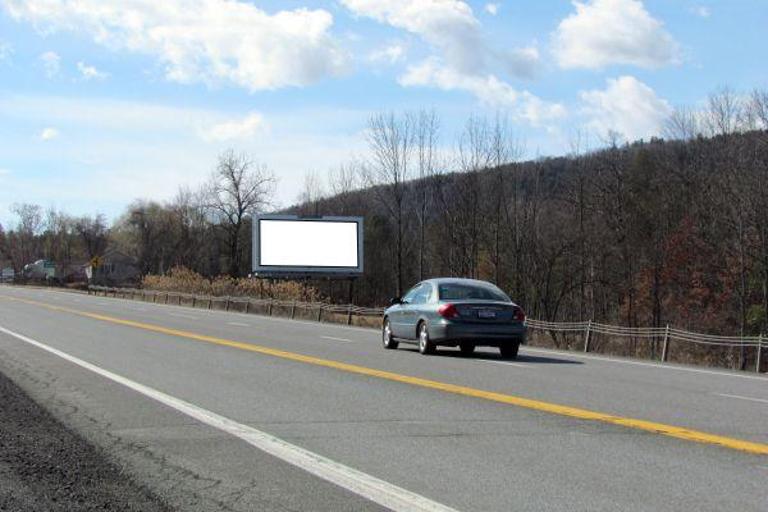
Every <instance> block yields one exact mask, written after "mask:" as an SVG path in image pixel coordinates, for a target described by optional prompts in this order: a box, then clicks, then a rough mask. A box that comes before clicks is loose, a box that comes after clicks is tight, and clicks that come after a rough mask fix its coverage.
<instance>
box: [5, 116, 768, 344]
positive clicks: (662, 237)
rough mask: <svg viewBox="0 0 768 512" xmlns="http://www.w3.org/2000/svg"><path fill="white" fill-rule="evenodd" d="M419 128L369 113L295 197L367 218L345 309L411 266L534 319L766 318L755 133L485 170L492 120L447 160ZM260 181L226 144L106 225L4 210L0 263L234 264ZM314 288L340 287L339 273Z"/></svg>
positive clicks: (242, 255) (243, 269)
mask: <svg viewBox="0 0 768 512" xmlns="http://www.w3.org/2000/svg"><path fill="white" fill-rule="evenodd" d="M766 117H768V116H766ZM425 119H426V121H425ZM766 124H768V120H767V121H766ZM429 125H430V119H429V117H428V116H427V117H422V118H419V120H418V124H417V128H424V127H426V128H427V129H425V130H421V129H417V130H415V133H416V136H411V135H409V136H408V138H407V140H406V139H404V138H403V133H404V132H403V130H401V129H400V128H401V127H402V126H401V125H398V119H397V118H395V117H393V116H389V117H387V116H382V117H378V118H373V119H372V121H371V127H370V128H371V129H370V130H369V134H371V135H370V137H371V138H370V140H369V143H370V147H371V152H370V155H368V157H367V158H366V160H365V161H363V162H360V163H358V164H357V165H349V166H346V167H343V168H340V169H338V170H337V171H335V172H334V173H332V174H331V179H330V180H329V183H330V187H331V189H332V191H333V193H332V194H330V195H327V196H323V195H322V194H318V193H317V187H316V186H314V185H313V183H312V182H311V181H308V182H307V186H306V187H305V188H306V191H305V193H304V194H303V197H304V199H305V200H304V201H303V203H302V204H301V205H300V206H296V207H294V208H292V209H291V211H293V212H296V213H302V214H321V215H322V214H329V215H330V214H332V215H362V216H364V217H365V219H366V221H365V237H366V240H365V242H366V243H365V267H366V269H365V276H364V277H363V278H361V279H359V280H358V281H357V283H356V284H355V287H354V301H355V302H356V303H358V304H360V305H383V304H386V302H387V300H388V299H389V298H390V297H392V296H394V295H397V294H399V293H401V292H402V291H404V290H405V289H407V288H408V287H410V286H411V285H412V284H414V283H415V282H417V281H418V280H419V279H422V278H427V277H431V276H466V277H476V278H480V279H487V280H490V281H494V282H496V283H497V284H498V285H499V286H501V287H502V288H503V289H504V290H506V291H507V292H508V293H509V295H510V296H512V297H513V299H514V300H515V301H517V302H519V303H520V304H521V305H523V306H524V308H525V309H526V311H527V312H528V314H529V316H531V317H534V318H538V319H546V320H557V321H576V320H587V319H592V320H595V321H600V322H605V323H613V324H622V325H630V326H663V325H666V324H671V325H673V326H676V327H680V328H688V329H691V330H695V331H699V332H702V331H705V332H712V333H722V334H740V333H742V332H743V333H744V334H750V335H755V334H757V333H758V332H760V331H761V330H762V332H766V330H768V328H767V327H768V326H766V318H767V317H768V314H767V312H768V132H766V131H760V130H751V131H735V130H727V129H725V128H724V129H723V130H721V132H720V133H721V134H720V135H717V136H715V137H708V138H705V137H693V138H691V137H687V138H685V137H681V140H673V141H664V140H660V139H659V140H652V141H651V142H647V143H635V144H632V145H621V144H609V146H608V148H607V149H603V150H600V151H593V152H588V153H583V154H580V155H575V156H570V157H563V158H549V159H539V160H536V161H527V162H520V163H512V164H503V165H496V162H501V163H503V162H509V161H510V160H514V154H515V151H514V147H513V146H514V145H513V144H509V138H508V137H502V136H499V135H504V133H503V132H504V131H503V130H495V129H494V127H491V128H490V129H487V125H477V124H472V123H469V124H468V129H467V132H466V133H465V136H464V137H463V138H462V139H461V143H460V147H459V148H458V150H457V154H456V155H455V156H454V157H453V158H452V162H453V163H452V164H450V165H444V164H440V163H439V161H440V158H439V157H440V156H441V155H438V154H437V151H436V150H435V148H436V144H435V140H434V139H433V138H430V137H429V136H425V137H422V136H420V135H424V134H427V135H428V134H429V132H430V130H429ZM478 126H480V128H478ZM483 126H485V127H483ZM726 128H727V127H726ZM398 138H400V139H402V140H399V143H398V140H397V139H398ZM393 142H394V144H393ZM405 142H407V143H408V144H410V145H406V144H405ZM404 149H406V150H407V151H404ZM446 168H449V169H461V171H460V172H445V171H444V169H446ZM274 182H275V178H274V175H272V174H271V173H270V172H269V171H268V170H267V169H266V168H264V167H263V166H258V165H256V164H254V163H253V162H252V161H250V160H248V159H247V158H244V157H243V156H242V155H238V154H236V153H234V152H226V153H224V154H222V155H221V156H220V158H219V162H218V166H217V168H216V171H215V172H214V173H213V174H212V176H211V180H210V182H209V183H207V184H206V185H205V186H204V187H202V188H201V189H200V190H198V191H188V190H185V189H182V190H181V191H180V192H179V194H178V195H177V197H176V198H174V199H173V200H172V201H168V202H166V203H157V202H153V201H146V200H137V201H135V202H134V203H132V204H131V205H129V206H128V208H127V209H126V213H125V214H124V215H123V216H122V217H121V218H120V219H118V220H117V221H116V222H115V223H114V224H113V225H112V226H111V227H110V226H108V224H107V222H106V220H105V219H104V217H103V216H98V215H97V216H95V217H87V216H86V217H72V216H70V215H67V214H66V213H63V212H58V211H56V210H53V209H51V210H49V211H46V212H43V210H42V209H41V208H40V207H39V206H35V205H30V204H20V205H15V206H14V209H13V210H14V212H15V214H16V216H17V217H18V222H17V223H16V225H15V226H12V227H11V229H6V230H3V229H2V228H0V260H2V265H3V266H13V267H14V268H15V269H16V270H17V272H19V271H20V270H21V269H22V267H23V266H24V265H25V264H26V263H29V262H32V261H35V260H37V259H40V258H46V259H49V260H52V261H54V262H56V264H57V265H58V266H60V267H67V266H69V267H70V268H74V267H77V266H78V265H82V264H83V263H84V262H87V261H88V260H89V259H91V258H92V257H93V256H97V255H101V254H104V253H105V251H108V250H111V249H117V250H118V251H120V252H122V253H123V254H126V255H128V256H130V257H133V258H135V260H136V262H137V264H138V266H139V269H140V271H141V272H142V274H166V273H167V272H168V271H169V270H170V269H172V268H173V267H175V266H183V267H186V268H188V269H190V270H192V271H195V272H197V273H199V274H201V275H202V276H206V277H213V276H216V275H219V274H222V273H227V274H229V275H231V276H244V275H247V274H248V272H249V270H250V259H251V258H250V247H251V240H250V237H251V226H250V217H249V215H250V214H251V213H252V212H254V211H266V210H268V209H269V207H268V204H269V198H270V196H271V190H273V189H274V187H273V185H274ZM233 197H237V198H238V200H237V201H235V200H233ZM315 288H316V289H317V290H318V291H319V293H321V294H323V295H324V296H325V297H327V298H330V299H333V300H336V301H346V300H347V298H348V297H347V290H346V286H345V285H343V284H339V283H331V282H318V283H315Z"/></svg>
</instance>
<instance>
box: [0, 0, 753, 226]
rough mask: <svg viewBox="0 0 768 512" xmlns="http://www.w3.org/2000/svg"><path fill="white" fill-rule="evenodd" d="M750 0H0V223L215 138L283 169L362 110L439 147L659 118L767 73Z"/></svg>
mask: <svg viewBox="0 0 768 512" xmlns="http://www.w3.org/2000/svg"><path fill="white" fill-rule="evenodd" d="M766 27H768V2H765V1H764V0H729V1H715V0H709V1H704V0H702V1H698V0H644V1H640V0H583V1H580V2H570V1H554V0H538V1H534V0H515V1H512V0H507V1H504V0H499V1H496V2H464V1H460V0H339V1H309V0H304V1H300V0H282V1H246V0H164V1H163V2H156V1H151V0H78V1H76V2H75V1H73V0H25V1H22V0H0V223H2V224H5V225H8V224H12V223H13V219H12V216H11V215H10V212H9V208H10V206H11V204H13V203H15V202H33V203H37V204H40V205H41V206H43V207H45V208H47V207H56V208H59V209H63V210H66V211H68V212H70V213H73V214H84V213H91V214H92V213H96V212H102V213H105V214H107V215H108V216H109V217H110V218H114V217H116V216H117V215H119V214H120V213H121V212H122V211H123V210H124V208H125V206H126V205H127V204H128V203H129V202H130V201H131V200H133V199H136V198H149V199H157V200H165V199H170V198H172V197H173V196H174V195H175V193H176V191H177V190H178V188H179V186H189V187H192V188H194V187H197V186H199V184H200V183H202V182H203V181H204V180H205V179H206V178H207V176H208V175H209V174H210V172H211V171H212V169H213V167H214V166H215V162H216V156H217V154H219V153H220V152H221V151H222V150H224V149H226V148H235V149H237V150H241V151H244V152H248V153H249V154H251V155H252V156H253V157H254V158H255V159H256V160H258V161H260V162H263V163H264V164H266V165H267V166H268V167H269V168H270V169H271V170H272V171H274V172H275V174H276V175H277V176H278V178H279V185H278V192H277V200H278V201H279V202H280V203H281V204H283V205H286V204H289V203H291V202H292V201H293V200H295V198H296V197H297V195H298V194H299V193H300V191H301V189H302V187H303V182H304V176H305V174H306V173H307V172H315V173H318V174H320V175H321V176H324V175H325V173H326V171H327V170H328V169H329V168H333V167H335V166H337V165H339V164H342V163H344V162H346V161H348V160H349V159H350V158H353V157H356V156H357V157H364V156H365V153H366V148H365V140H364V136H363V133H364V129H365V125H366V121H367V119H368V117H369V116H370V115H371V114H373V113H376V112H380V111H389V110H393V111H398V112H400V111H405V110H413V109H419V108H434V109H435V110H436V112H437V113H438V114H439V116H440V117H441V121H442V123H441V124H442V134H441V135H442V139H441V144H442V145H443V146H444V147H445V148H446V149H447V148H450V147H451V146H453V144H454V143H455V140H456V138H457V135H458V132H459V131H460V129H461V126H462V124H463V123H464V121H465V120H466V119H467V117H468V116H470V115H472V114H480V115H483V114H485V115H489V116H490V115H495V113H496V112H503V113H504V115H506V116H508V118H509V119H510V122H511V124H512V125H513V127H514V130H515V132H516V135H517V137H518V139H520V140H522V141H523V142H524V145H525V148H526V155H525V156H527V157H532V156H535V155H542V154H543V155H557V154H563V153H566V152H568V151H569V149H570V147H571V142H572V140H573V137H574V136H573V134H574V133H575V132H576V131H581V132H584V133H588V134H589V138H590V140H592V141H595V143H596V141H599V140H600V138H601V137H602V136H604V135H605V133H606V132H607V131H608V130H615V131H618V132H620V133H622V134H623V135H624V136H625V137H626V138H627V139H635V138H640V137H650V136H652V135H656V134H659V133H660V131H661V129H662V124H663V119H664V118H665V117H666V116H667V115H668V114H669V112H670V111H671V109H672V108H674V107H675V106H678V105H688V106H691V107H694V108H695V107H696V106H698V105H702V104H703V102H704V101H705V100H706V97H707V95H708V94H709V93H710V92H712V91H713V90H715V89H716V88H718V87H720V86H723V85H728V86H730V87H732V88H733V89H735V90H736V91H740V92H748V91H749V90H750V89H752V88H755V87H761V88H764V87H768V67H766V65H765V55H764V48H765V28H766Z"/></svg>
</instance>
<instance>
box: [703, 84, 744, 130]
mask: <svg viewBox="0 0 768 512" xmlns="http://www.w3.org/2000/svg"><path fill="white" fill-rule="evenodd" d="M743 115H744V105H743V102H742V100H741V99H740V98H739V96H738V95H737V94H736V93H735V92H734V91H733V89H731V88H730V87H727V86H726V87H721V88H720V89H719V90H717V91H715V92H714V93H712V94H710V95H709V99H708V100H707V111H706V115H705V125H706V127H707V131H708V132H709V135H731V134H733V133H736V132H737V131H739V130H740V129H741V121H742V119H743Z"/></svg>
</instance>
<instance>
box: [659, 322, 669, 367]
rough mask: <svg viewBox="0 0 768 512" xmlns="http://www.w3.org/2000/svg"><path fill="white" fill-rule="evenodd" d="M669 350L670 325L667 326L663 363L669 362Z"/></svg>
mask: <svg viewBox="0 0 768 512" xmlns="http://www.w3.org/2000/svg"><path fill="white" fill-rule="evenodd" d="M668 348H669V324H667V328H666V330H665V331H664V344H663V345H662V346H661V362H662V363H666V362H667V354H668V352H667V349H668Z"/></svg>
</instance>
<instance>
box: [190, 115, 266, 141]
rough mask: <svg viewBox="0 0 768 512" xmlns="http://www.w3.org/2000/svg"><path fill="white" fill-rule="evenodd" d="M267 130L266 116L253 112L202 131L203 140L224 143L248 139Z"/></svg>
mask: <svg viewBox="0 0 768 512" xmlns="http://www.w3.org/2000/svg"><path fill="white" fill-rule="evenodd" d="M266 129H267V125H266V122H265V121H264V116H262V115H261V114H259V113H258V112H252V113H250V114H248V115H247V116H245V117H244V118H242V119H234V120H230V121H224V122H221V123H217V124H214V125H212V126H211V127H209V128H204V129H202V130H200V136H201V137H202V139H203V140H206V141H209V142H214V141H216V142H223V141H230V140H237V139H248V138H250V137H253V136H254V135H256V134H257V133H259V132H263V131H264V130H266Z"/></svg>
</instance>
